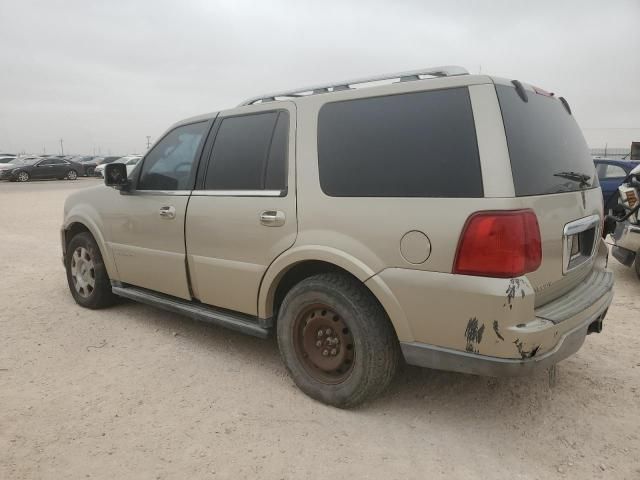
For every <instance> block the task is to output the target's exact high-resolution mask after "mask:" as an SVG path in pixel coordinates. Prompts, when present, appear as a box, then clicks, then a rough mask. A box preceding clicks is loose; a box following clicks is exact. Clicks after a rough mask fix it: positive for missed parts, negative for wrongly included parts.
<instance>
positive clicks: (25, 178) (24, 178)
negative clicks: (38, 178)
mask: <svg viewBox="0 0 640 480" xmlns="http://www.w3.org/2000/svg"><path fill="white" fill-rule="evenodd" d="M29 178H31V177H30V176H29V174H28V173H27V172H18V174H17V175H16V180H18V181H19V182H28V181H29Z"/></svg>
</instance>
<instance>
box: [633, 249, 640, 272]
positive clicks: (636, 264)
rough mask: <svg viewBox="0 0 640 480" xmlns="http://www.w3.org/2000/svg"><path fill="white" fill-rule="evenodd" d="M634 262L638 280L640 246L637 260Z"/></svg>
mask: <svg viewBox="0 0 640 480" xmlns="http://www.w3.org/2000/svg"><path fill="white" fill-rule="evenodd" d="M634 264H635V265H634V267H635V270H636V275H637V276H638V280H640V248H639V249H638V251H637V252H636V261H635V262H634Z"/></svg>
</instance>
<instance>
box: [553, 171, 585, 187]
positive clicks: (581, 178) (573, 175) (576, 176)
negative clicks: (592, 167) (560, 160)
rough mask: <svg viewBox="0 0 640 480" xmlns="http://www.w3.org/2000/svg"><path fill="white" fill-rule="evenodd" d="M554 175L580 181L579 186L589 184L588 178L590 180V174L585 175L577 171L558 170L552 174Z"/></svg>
mask: <svg viewBox="0 0 640 480" xmlns="http://www.w3.org/2000/svg"><path fill="white" fill-rule="evenodd" d="M553 176H554V177H562V178H566V179H568V180H574V181H576V182H580V186H581V187H582V186H587V187H588V186H589V185H590V184H589V180H591V176H590V175H587V174H585V173H578V172H559V173H554V174H553Z"/></svg>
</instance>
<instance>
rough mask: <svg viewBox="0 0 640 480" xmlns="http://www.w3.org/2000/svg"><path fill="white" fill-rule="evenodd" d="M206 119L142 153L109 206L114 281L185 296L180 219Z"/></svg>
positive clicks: (174, 131) (179, 129) (207, 123)
mask: <svg viewBox="0 0 640 480" xmlns="http://www.w3.org/2000/svg"><path fill="white" fill-rule="evenodd" d="M210 126H211V122H210V121H200V122H194V123H190V124H186V125H181V126H178V127H176V128H174V129H172V130H170V131H169V132H168V133H167V134H166V135H165V136H164V137H163V138H162V139H161V140H160V141H159V142H158V143H157V144H156V145H155V146H154V147H153V148H152V149H151V150H150V151H149V152H148V153H147V154H146V156H145V157H144V159H143V160H142V162H143V163H142V166H141V168H139V169H138V170H137V171H138V172H139V174H138V175H137V178H134V179H133V188H132V190H131V191H130V192H122V193H123V194H118V192H117V191H115V190H114V192H116V194H114V198H113V205H111V206H109V208H108V211H109V212H111V214H110V216H109V218H105V221H106V222H108V224H109V227H110V234H111V237H110V240H111V241H110V246H111V247H112V251H113V254H114V258H115V262H116V267H117V269H118V275H119V278H120V281H122V282H124V283H128V284H131V285H136V286H138V287H143V288H148V289H150V290H154V291H158V292H162V293H166V294H168V295H173V296H176V297H180V298H185V299H190V298H191V295H190V292H189V284H188V280H187V271H186V265H185V245H184V219H185V214H186V210H187V204H188V202H189V195H190V194H191V190H192V189H193V185H194V183H195V177H196V170H197V166H198V160H199V158H200V153H201V151H202V146H203V144H204V139H205V137H206V134H207V132H208V131H209V128H210Z"/></svg>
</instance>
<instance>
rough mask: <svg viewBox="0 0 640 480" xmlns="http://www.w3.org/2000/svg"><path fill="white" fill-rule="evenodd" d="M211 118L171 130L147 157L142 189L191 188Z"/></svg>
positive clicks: (140, 180) (139, 187)
mask: <svg viewBox="0 0 640 480" xmlns="http://www.w3.org/2000/svg"><path fill="white" fill-rule="evenodd" d="M206 127H207V122H199V123H192V124H191V125H184V126H182V127H178V128H176V129H174V130H172V131H171V132H169V133H168V134H167V135H166V136H165V137H164V138H163V139H162V140H161V141H160V143H158V144H157V145H156V146H155V147H154V148H153V149H152V150H151V151H150V152H149V153H148V154H147V155H146V156H145V158H144V162H143V164H142V170H141V172H140V178H139V180H138V184H137V186H136V188H137V189H138V190H190V189H191V188H192V187H193V182H194V177H195V162H196V153H197V151H198V147H199V146H200V142H201V141H202V137H203V136H204V134H205V131H206Z"/></svg>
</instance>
